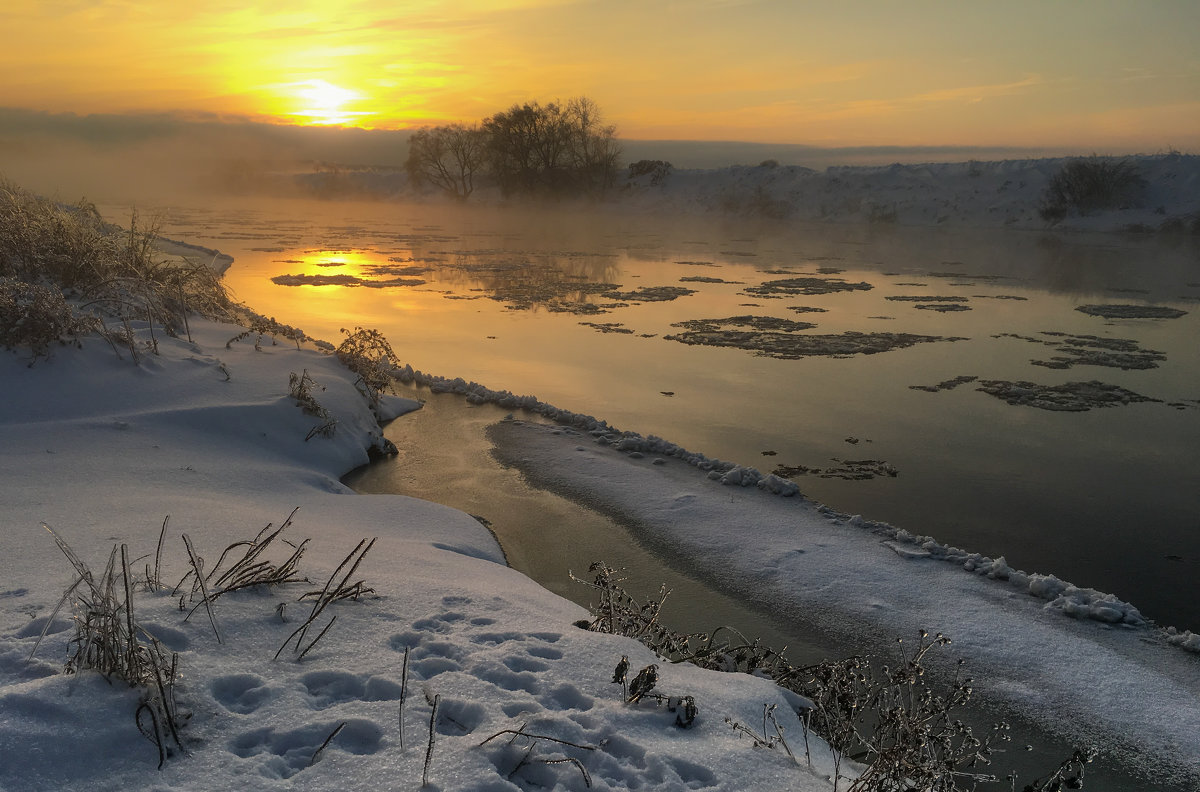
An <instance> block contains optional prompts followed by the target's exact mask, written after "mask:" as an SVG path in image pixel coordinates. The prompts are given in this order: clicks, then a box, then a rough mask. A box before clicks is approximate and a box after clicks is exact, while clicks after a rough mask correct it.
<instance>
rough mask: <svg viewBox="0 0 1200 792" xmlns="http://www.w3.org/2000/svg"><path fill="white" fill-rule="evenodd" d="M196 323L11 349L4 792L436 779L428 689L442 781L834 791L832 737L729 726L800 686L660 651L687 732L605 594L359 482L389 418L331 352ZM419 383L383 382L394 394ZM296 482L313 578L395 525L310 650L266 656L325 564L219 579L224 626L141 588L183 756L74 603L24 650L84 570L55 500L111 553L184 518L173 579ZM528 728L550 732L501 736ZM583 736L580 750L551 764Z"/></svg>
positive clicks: (140, 557)
mask: <svg viewBox="0 0 1200 792" xmlns="http://www.w3.org/2000/svg"><path fill="white" fill-rule="evenodd" d="M141 332H144V330H143V331H141ZM191 332H192V334H193V336H194V337H195V342H194V343H188V342H186V341H184V340H181V339H175V338H159V340H158V354H157V355H152V354H146V355H144V356H143V358H142V362H141V364H140V365H135V364H134V363H133V362H131V361H130V360H129V359H128V356H126V358H125V359H118V358H117V357H116V355H114V353H113V350H112V349H111V348H110V347H109V346H108V345H106V344H105V343H104V342H102V341H100V340H98V339H96V338H86V339H85V340H84V345H83V348H82V349H76V348H73V347H61V348H57V349H55V351H54V353H53V355H52V356H51V357H50V358H49V359H44V360H38V361H37V362H36V364H35V365H34V366H32V367H30V366H28V360H27V359H26V358H25V357H24V356H22V355H19V354H17V353H14V352H3V353H0V382H3V394H4V395H3V404H4V407H5V409H4V411H3V414H2V415H0V436H2V437H3V442H2V443H0V482H2V485H0V515H2V520H3V531H4V545H3V549H4V552H3V553H0V757H3V759H2V761H0V789H5V790H18V789H20V790H51V789H53V790H62V789H100V790H107V789H133V788H147V787H151V786H153V787H154V788H156V789H163V790H168V789H169V790H174V789H180V790H183V789H196V790H201V789H203V790H210V789H232V788H241V789H283V788H302V789H348V788H355V789H375V788H391V787H392V786H395V785H400V786H404V787H407V788H416V787H418V786H420V784H421V779H422V776H423V774H424V773H425V768H426V756H427V754H426V747H427V744H428V729H429V721H430V715H431V709H432V708H431V706H430V704H428V703H427V698H428V699H433V697H435V696H436V697H439V698H438V699H437V700H438V701H439V712H440V713H441V715H440V717H439V718H438V720H437V722H436V724H435V725H436V729H435V732H436V742H435V744H434V747H433V751H432V755H431V759H430V761H429V766H428V778H429V782H430V788H432V789H454V790H516V789H526V788H530V787H531V786H533V785H541V786H555V785H556V784H558V785H561V788H564V789H582V788H584V777H585V776H584V772H583V770H580V769H579V768H580V766H582V768H583V769H584V770H586V774H587V778H588V779H589V780H590V782H591V784H592V787H593V788H596V789H632V788H646V787H651V788H654V789H667V790H670V789H680V790H682V789H701V788H703V789H726V790H735V789H781V790H782V789H799V790H819V789H827V788H828V783H827V782H826V781H824V780H823V779H822V777H821V776H822V775H823V774H827V773H828V772H829V771H830V765H829V764H828V763H827V762H825V761H824V758H823V757H821V756H816V757H814V759H815V761H816V763H817V768H818V772H817V774H813V773H810V771H809V770H808V769H807V767H804V766H798V765H796V764H795V763H793V762H792V761H791V760H790V759H789V758H788V757H787V756H786V755H785V754H783V753H782V752H780V751H775V752H765V751H756V750H753V749H752V748H751V745H750V742H749V741H748V740H747V739H745V738H742V739H739V736H738V733H737V732H735V731H734V730H733V729H731V728H730V726H728V725H727V724H726V723H725V718H726V717H732V718H733V719H735V720H738V721H742V722H748V723H753V722H756V721H757V720H758V719H761V717H762V713H763V707H764V705H778V706H779V707H780V711H781V712H782V711H783V710H784V709H785V708H786V707H787V706H788V701H787V699H785V698H784V697H783V695H782V694H781V693H780V692H779V691H778V689H777V688H775V687H774V686H773V685H772V684H770V683H768V682H766V681H764V680H761V679H757V678H754V677H750V676H746V675H733V674H716V673H714V672H706V671H701V670H698V669H694V668H691V667H684V666H663V667H661V669H660V674H659V688H660V689H661V690H662V691H663V692H664V693H669V694H676V695H682V694H688V695H692V696H694V697H695V699H696V702H697V704H698V707H699V718H698V719H697V721H696V722H695V724H694V725H693V726H692V727H691V728H690V729H680V728H678V727H677V726H675V715H674V714H672V713H669V712H667V711H666V709H665V708H663V707H660V706H656V705H655V704H653V703H642V704H632V705H627V704H624V703H622V701H621V693H620V690H619V686H617V685H614V684H612V683H611V681H610V680H611V678H612V675H613V668H614V666H615V665H616V663H617V661H618V660H619V659H620V657H621V655H623V654H625V655H628V656H629V659H630V663H631V665H632V667H633V668H635V669H637V668H641V667H642V666H646V665H649V664H651V663H653V662H655V658H654V656H653V655H652V654H651V653H650V652H649V650H647V649H645V648H644V647H642V646H641V645H640V644H637V643H635V642H633V641H631V640H628V639H623V638H617V637H614V636H606V635H601V634H598V633H591V632H585V631H582V630H579V629H577V628H575V627H573V626H572V622H573V621H575V620H577V619H579V618H581V617H583V616H584V615H585V613H584V612H583V611H582V610H581V609H580V608H578V607H577V606H575V605H573V604H570V603H568V602H566V601H565V600H562V599H560V598H558V597H555V596H553V595H551V594H549V593H548V592H546V591H544V590H543V589H541V588H539V587H538V586H536V585H534V584H533V583H532V582H531V581H529V580H528V579H527V578H525V577H524V576H522V575H520V574H518V573H516V572H514V571H512V570H510V569H508V568H507V567H505V566H504V565H503V559H502V555H501V553H500V550H499V548H498V547H497V545H496V543H495V541H494V539H493V538H492V537H491V536H490V535H489V534H488V532H487V531H486V530H485V529H484V528H483V527H482V526H481V525H480V524H479V523H478V522H477V521H476V520H474V519H472V518H471V517H469V516H468V515H465V514H463V513H461V512H456V511H453V510H450V509H446V508H444V507H440V506H436V505H434V504H430V503H427V502H424V501H418V500H414V499H410V498H404V497H400V496H386V497H385V496H357V495H353V494H351V493H350V492H349V491H348V490H347V488H346V487H344V486H343V485H342V484H340V483H339V481H338V477H339V476H340V475H342V474H343V473H345V472H346V471H348V470H350V469H351V468H353V467H355V466H357V465H359V464H362V463H364V462H365V461H366V460H367V448H368V447H369V446H370V445H371V444H372V443H375V442H376V441H377V438H378V427H377V425H376V423H375V420H374V418H373V416H372V415H371V413H370V411H369V409H368V408H367V405H366V402H365V401H364V399H363V398H362V397H361V395H360V394H359V392H358V391H357V390H356V388H355V386H354V379H355V377H354V375H353V374H351V373H349V372H348V371H347V370H345V369H344V368H343V367H342V366H341V365H340V364H338V363H337V361H336V359H334V358H333V357H331V356H327V355H322V354H320V353H317V352H313V351H309V350H300V349H296V348H295V347H294V346H291V345H282V344H281V345H278V346H276V345H272V344H271V343H270V341H269V339H267V340H265V341H264V342H263V344H262V345H261V347H256V345H255V344H254V338H253V337H251V338H248V339H244V340H241V341H234V342H232V343H229V344H228V345H227V342H228V341H229V340H230V339H231V338H233V337H234V336H236V335H238V334H239V333H240V332H241V329H240V328H237V327H232V326H228V325H220V324H211V323H207V322H203V323H202V322H201V321H200V320H195V321H194V322H193V324H192V327H191ZM301 372H307V374H308V375H309V376H310V377H311V378H312V379H313V381H315V383H316V384H317V386H318V387H319V390H316V391H315V397H316V399H317V400H318V401H319V402H320V404H321V405H322V406H323V407H324V408H326V409H327V410H328V412H329V413H330V414H331V415H332V416H333V417H335V418H336V419H337V427H336V429H335V430H334V432H333V434H332V436H330V437H323V436H313V437H311V439H308V440H306V439H305V438H306V436H308V435H309V433H310V431H311V430H312V429H313V428H314V426H316V425H318V424H319V423H320V419H318V418H317V417H315V416H313V415H308V414H306V413H305V412H304V411H302V410H301V409H300V408H299V407H298V406H297V404H296V401H295V400H294V399H293V398H291V397H290V396H289V395H288V391H289V375H291V374H293V373H294V374H300V373H301ZM415 406H416V405H414V404H411V403H405V402H403V401H401V400H395V399H393V400H389V401H388V402H387V403H386V408H387V411H388V412H389V413H390V414H397V413H400V412H402V411H403V410H405V409H409V408H412V407H415ZM295 507H299V512H298V513H297V514H296V517H295V519H294V521H293V525H292V526H291V527H290V528H289V529H288V532H289V535H290V536H291V539H292V541H295V542H299V541H302V540H303V539H305V538H309V537H311V539H312V541H311V543H310V545H309V547H308V549H307V551H306V554H305V556H304V559H303V562H302V564H301V569H300V571H301V573H302V574H306V575H307V576H308V577H309V578H310V579H311V580H312V581H314V583H315V587H316V588H320V586H321V583H322V581H324V580H325V579H326V578H327V577H328V576H329V574H330V573H331V572H332V571H333V570H334V568H335V567H336V566H337V564H338V563H339V561H340V560H341V559H342V558H344V557H345V555H346V553H347V552H348V551H349V550H350V549H351V548H352V547H354V545H355V543H356V542H358V540H359V539H361V538H364V537H378V539H377V542H376V544H375V546H374V548H373V549H372V551H371V553H370V555H368V556H367V558H366V560H365V561H364V563H363V564H362V566H361V567H360V569H359V572H358V575H357V577H362V578H363V579H364V581H365V584H366V585H367V586H370V587H371V588H373V589H374V590H375V592H376V595H377V596H373V597H367V598H365V599H362V600H360V601H347V602H342V603H338V604H335V605H333V606H331V607H332V608H333V610H334V611H335V612H336V614H337V622H336V624H334V625H333V626H332V628H331V629H330V631H329V633H328V634H327V635H326V636H325V637H324V638H322V639H321V642H320V643H319V644H317V645H316V647H315V648H314V649H313V650H312V651H311V652H310V653H309V654H308V655H306V656H305V657H304V658H303V660H301V661H297V660H296V659H295V658H294V654H293V653H291V652H290V650H289V651H288V652H284V653H283V654H282V655H281V656H280V658H279V659H278V660H273V659H272V657H273V656H274V655H275V653H276V651H277V650H278V649H279V648H280V646H281V645H282V644H283V643H284V641H285V639H286V638H287V636H288V635H289V634H291V632H292V631H293V630H294V629H295V627H296V626H297V624H298V622H299V620H302V619H303V614H304V613H305V612H306V611H307V610H308V609H309V606H308V605H306V604H304V603H297V602H296V601H295V600H296V599H297V597H298V596H299V595H301V594H302V593H304V592H305V591H308V590H310V589H311V588H313V587H314V586H307V585H294V586H285V587H280V588H276V589H274V590H271V591H262V590H250V591H244V592H240V593H230V594H226V595H224V596H222V597H220V598H219V599H218V600H217V601H216V603H215V605H214V610H215V617H216V620H217V622H218V624H219V626H220V628H221V631H222V638H223V643H218V642H217V640H216V638H215V636H214V634H213V631H212V629H211V627H210V626H209V625H208V623H207V618H206V617H205V616H204V614H203V611H200V612H197V613H196V614H195V615H194V616H193V617H192V618H190V619H185V617H186V615H187V614H186V612H181V611H180V610H179V597H178V596H177V595H176V596H170V595H168V594H165V593H148V592H137V593H135V594H134V602H135V604H134V611H135V614H136V616H137V618H138V623H139V624H140V625H141V627H143V628H145V629H146V630H147V631H148V632H150V633H152V634H154V635H155V636H156V637H157V638H158V639H160V640H161V641H162V642H163V643H164V644H165V646H166V647H167V648H168V649H170V650H173V651H176V652H178V653H179V677H178V679H177V682H176V688H177V699H178V706H179V709H180V711H182V712H187V713H190V714H191V717H190V720H189V721H188V723H187V725H186V727H185V728H184V730H183V733H182V737H183V743H184V745H185V748H186V751H185V753H184V755H181V756H175V757H173V758H170V759H168V761H167V762H166V764H165V766H164V768H163V769H162V770H161V771H158V770H156V769H155V768H156V765H157V762H158V756H157V751H156V749H155V746H154V745H153V744H152V743H151V742H149V741H147V740H146V739H144V738H143V737H142V736H141V735H139V734H138V732H137V727H136V725H135V720H134V717H135V716H134V713H135V711H136V709H137V706H138V695H137V693H136V692H133V691H130V690H129V689H128V688H126V687H124V685H123V684H122V683H120V682H114V684H112V685H108V684H105V683H103V682H102V681H101V680H100V679H99V677H97V676H96V675H94V674H91V673H84V674H82V675H80V676H78V677H70V676H66V675H64V674H63V673H62V667H63V662H64V660H65V659H66V657H67V655H68V651H69V648H70V647H69V643H70V640H71V638H72V636H73V634H74V629H73V626H72V623H71V621H70V616H71V614H70V613H69V612H67V611H66V610H64V611H63V612H62V613H60V615H59V617H58V618H57V619H55V620H53V621H51V622H50V623H49V628H48V634H47V637H46V638H45V640H43V641H42V643H41V645H40V647H38V649H37V653H36V655H35V656H34V657H33V659H32V660H30V659H29V655H30V652H31V651H32V650H33V648H34V646H35V644H36V643H37V641H38V636H39V634H40V633H41V631H42V629H43V628H44V627H46V624H47V620H48V619H49V617H50V614H51V612H52V611H53V608H54V606H55V604H56V603H57V601H58V599H59V598H60V597H61V596H62V594H63V592H64V591H65V590H66V589H67V588H68V587H69V586H70V585H71V583H72V580H73V578H72V573H71V568H70V565H69V564H68V562H67V560H66V559H65V558H64V557H63V555H62V554H61V553H60V552H59V550H58V548H57V547H56V546H55V543H54V540H53V538H52V537H51V535H50V534H49V533H47V532H46V531H45V530H43V529H42V528H41V527H40V524H41V523H43V522H44V523H46V524H48V525H49V526H51V527H53V528H54V530H55V531H56V532H57V533H58V534H59V535H61V536H62V537H63V538H64V539H65V540H66V541H67V542H68V543H69V544H70V546H71V547H72V548H73V550H74V551H75V553H77V554H78V555H79V556H80V557H81V558H82V559H83V560H84V561H85V562H86V563H87V564H88V565H89V566H90V567H91V568H92V569H93V570H95V571H97V573H98V572H99V570H100V569H101V568H102V567H103V566H104V562H105V559H107V558H108V554H109V552H110V551H111V549H112V547H113V546H114V545H115V544H122V543H124V544H127V545H128V546H129V549H130V553H131V555H132V556H134V557H135V558H137V561H135V562H134V563H133V564H132V565H131V566H132V567H133V568H134V569H136V570H141V569H142V567H143V565H145V564H148V563H150V562H151V560H152V558H153V556H154V552H155V543H156V540H157V536H158V530H159V527H160V526H161V525H162V523H163V519H164V517H166V516H167V515H169V516H170V521H169V523H168V526H167V532H166V542H165V549H164V551H163V563H164V565H165V569H164V570H163V572H162V579H163V580H164V582H166V583H167V585H169V586H170V585H173V584H174V583H175V581H178V580H179V579H180V578H182V577H184V575H185V573H186V571H187V569H188V565H187V562H186V560H185V559H186V554H185V552H184V548H183V546H182V543H181V535H182V534H185V533H186V534H188V535H189V537H190V539H191V541H192V543H193V545H194V546H195V547H196V550H197V552H198V553H199V554H200V555H202V556H204V557H205V568H212V567H213V566H214V565H216V564H217V563H218V557H219V555H220V554H221V551H222V549H223V548H225V547H226V546H228V545H229V544H230V543H232V542H235V541H240V540H249V539H251V538H253V537H254V536H255V535H256V534H258V532H259V531H260V529H262V527H263V526H264V525H266V524H267V523H269V522H273V523H275V524H277V525H278V524H279V523H281V522H282V521H283V520H284V518H285V517H287V515H288V514H289V513H290V512H291V510H292V509H293V508H295ZM277 561H278V559H277ZM282 602H289V603H291V604H289V605H287V606H286V607H285V608H284V609H283V611H282V614H283V617H284V618H286V619H287V620H288V621H287V622H286V623H285V622H283V621H281V617H280V612H279V611H277V609H276V608H277V605H278V604H279V603H282ZM405 650H408V654H409V658H410V666H409V672H408V673H409V679H408V685H407V688H404V686H402V684H401V683H402V680H403V659H404V653H405ZM403 690H406V691H407V700H406V702H405V703H404V705H403V709H401V702H400V699H401V696H402V695H404V694H403V693H402V691H403ZM401 713H403V714H402V717H403V723H404V729H405V735H406V736H405V741H404V747H401V744H400V743H401V737H400V729H399V722H400V717H401ZM339 724H345V725H344V726H343V727H342V728H341V730H340V731H339V732H338V734H337V736H335V737H334V738H333V739H332V740H331V741H330V742H329V744H328V745H327V746H326V747H325V748H324V750H321V746H322V744H323V743H324V741H325V740H326V738H327V737H328V736H329V735H330V734H331V733H333V732H334V730H335V729H336V728H337V727H338V726H339ZM523 725H524V728H525V731H526V732H527V733H528V734H531V735H542V736H543V737H545V738H546V739H539V740H534V739H532V738H529V737H515V738H514V735H512V734H504V735H502V739H496V740H492V741H491V742H488V743H486V744H482V743H484V741H485V740H486V739H487V738H488V737H490V736H492V735H494V734H497V733H499V732H503V731H504V730H506V729H512V730H516V729H520V728H522V726H523ZM797 731H798V730H797ZM510 738H514V739H512V740H511V741H510ZM549 738H553V740H562V741H568V742H570V743H574V744H575V745H574V746H572V745H566V744H564V743H562V742H554V741H553V740H552V739H549ZM481 744H482V745H481ZM531 745H532V747H533V752H532V753H531V754H529V756H528V757H527V758H526V759H525V760H524V762H523V761H522V757H524V756H525V751H526V749H528V748H530V746H531ZM576 746H582V747H576ZM314 758H315V761H314ZM563 759H574V760H576V761H578V762H579V765H575V764H572V763H569V762H558V763H551V762H554V760H563Z"/></svg>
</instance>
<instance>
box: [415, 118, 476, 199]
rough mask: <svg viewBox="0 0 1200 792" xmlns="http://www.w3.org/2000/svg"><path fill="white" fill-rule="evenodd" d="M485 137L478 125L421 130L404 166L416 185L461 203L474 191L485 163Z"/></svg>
mask: <svg viewBox="0 0 1200 792" xmlns="http://www.w3.org/2000/svg"><path fill="white" fill-rule="evenodd" d="M485 155H486V151H485V147H484V136H483V133H482V131H481V130H480V128H479V126H478V125H477V124H471V125H469V126H467V125H464V124H450V125H448V126H439V127H422V128H421V129H418V130H417V131H416V132H414V133H413V134H412V137H411V138H409V141H408V160H407V161H406V162H405V164H404V167H405V169H406V170H407V171H408V176H409V178H410V179H412V180H413V181H414V182H415V183H417V184H431V185H433V186H434V187H438V188H440V189H442V190H444V191H445V192H446V193H447V194H448V195H452V196H454V197H455V198H456V199H458V200H460V201H465V200H467V198H468V197H470V195H471V193H472V192H474V191H475V176H476V174H477V173H479V172H481V171H482V169H483V166H484V163H485Z"/></svg>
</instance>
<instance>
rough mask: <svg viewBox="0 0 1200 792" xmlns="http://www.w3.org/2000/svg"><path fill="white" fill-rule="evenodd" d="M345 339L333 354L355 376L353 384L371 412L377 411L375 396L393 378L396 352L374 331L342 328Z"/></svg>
mask: <svg viewBox="0 0 1200 792" xmlns="http://www.w3.org/2000/svg"><path fill="white" fill-rule="evenodd" d="M342 332H343V333H344V334H345V335H346V338H345V339H344V340H343V341H342V343H341V344H339V345H338V348H337V350H336V351H335V353H334V354H336V355H337V358H338V360H340V361H341V362H342V365H344V366H345V367H346V368H348V369H350V370H351V371H353V372H354V373H355V374H357V375H358V381H357V382H356V383H355V385H356V386H357V387H358V389H359V392H360V393H362V394H363V396H364V397H365V398H366V400H367V403H368V404H369V405H370V406H371V409H372V411H376V412H377V411H378V407H379V397H380V395H381V394H382V393H383V392H384V391H385V390H387V389H388V388H389V387H390V386H391V384H392V380H393V379H394V376H393V373H392V372H393V369H394V367H395V365H396V364H395V360H396V353H395V352H394V351H392V345H391V344H389V343H388V340H387V338H385V337H384V335H383V333H381V332H379V331H378V330H364V329H362V328H361V327H356V328H354V329H353V330H347V329H345V328H342Z"/></svg>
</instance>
